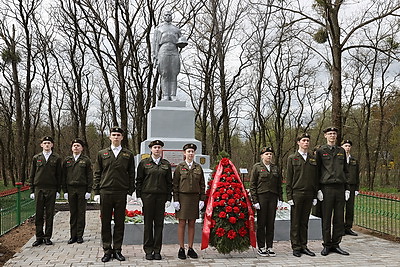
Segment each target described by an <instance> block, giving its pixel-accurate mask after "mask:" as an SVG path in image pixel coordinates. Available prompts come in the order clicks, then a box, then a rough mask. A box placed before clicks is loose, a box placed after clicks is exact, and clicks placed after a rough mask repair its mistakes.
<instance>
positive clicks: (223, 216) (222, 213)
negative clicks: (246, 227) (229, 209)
mask: <svg viewBox="0 0 400 267" xmlns="http://www.w3.org/2000/svg"><path fill="white" fill-rule="evenodd" d="M218 217H220V218H226V213H225V212H223V211H221V212H220V213H219V215H218Z"/></svg>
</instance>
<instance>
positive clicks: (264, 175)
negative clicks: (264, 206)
mask: <svg viewBox="0 0 400 267" xmlns="http://www.w3.org/2000/svg"><path fill="white" fill-rule="evenodd" d="M270 166H271V168H270V169H271V170H270V171H268V169H267V167H266V166H265V164H264V163H263V162H259V163H256V164H254V166H253V168H252V170H251V176H250V194H251V198H252V200H253V203H258V202H259V200H258V197H259V195H260V194H262V193H267V192H270V193H273V194H276V195H277V196H278V198H279V200H282V177H281V175H280V173H279V170H278V167H277V166H276V165H273V164H271V165H270Z"/></svg>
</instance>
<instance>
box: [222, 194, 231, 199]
mask: <svg viewBox="0 0 400 267" xmlns="http://www.w3.org/2000/svg"><path fill="white" fill-rule="evenodd" d="M228 197H229V195H228V194H223V195H222V199H227V198H228ZM229 200H230V199H229Z"/></svg>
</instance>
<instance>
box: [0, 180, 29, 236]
mask: <svg viewBox="0 0 400 267" xmlns="http://www.w3.org/2000/svg"><path fill="white" fill-rule="evenodd" d="M21 185H22V184H19V183H18V184H16V186H17V188H15V189H12V190H7V191H6V192H2V193H1V194H0V236H1V235H3V234H5V233H7V232H8V231H10V230H11V229H13V228H14V227H16V226H18V225H20V224H21V223H22V222H24V221H25V220H26V219H28V218H29V217H32V216H33V215H35V201H34V200H32V199H30V198H29V195H30V191H29V187H28V186H25V187H21Z"/></svg>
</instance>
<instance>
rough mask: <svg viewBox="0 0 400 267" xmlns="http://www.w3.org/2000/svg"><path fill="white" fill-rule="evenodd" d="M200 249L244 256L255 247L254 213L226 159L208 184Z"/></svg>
mask: <svg viewBox="0 0 400 267" xmlns="http://www.w3.org/2000/svg"><path fill="white" fill-rule="evenodd" d="M208 187H209V188H208V190H207V192H206V195H207V208H206V213H205V218H204V225H203V239H202V249H204V248H206V247H207V246H208V244H210V245H211V246H213V247H215V248H216V249H217V251H218V252H219V253H222V254H228V253H230V252H232V251H236V252H243V251H245V250H247V249H248V248H249V246H250V245H252V246H253V247H255V232H254V211H253V209H252V206H251V202H250V199H249V197H248V195H247V191H246V190H245V188H244V186H243V183H242V181H241V180H240V176H239V175H238V173H237V170H236V168H235V166H234V165H233V164H232V163H231V161H230V160H229V159H228V158H222V159H221V161H220V163H219V165H218V166H217V167H216V170H215V172H214V173H213V174H212V178H211V180H210V181H209V182H208Z"/></svg>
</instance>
